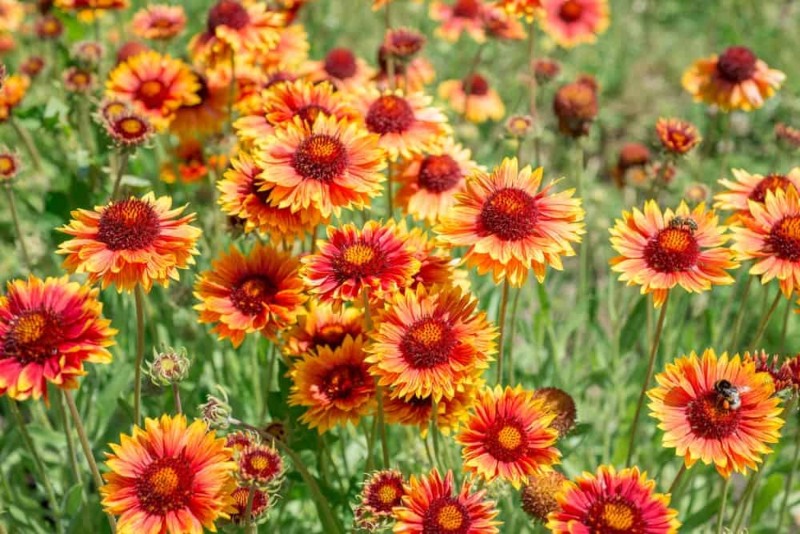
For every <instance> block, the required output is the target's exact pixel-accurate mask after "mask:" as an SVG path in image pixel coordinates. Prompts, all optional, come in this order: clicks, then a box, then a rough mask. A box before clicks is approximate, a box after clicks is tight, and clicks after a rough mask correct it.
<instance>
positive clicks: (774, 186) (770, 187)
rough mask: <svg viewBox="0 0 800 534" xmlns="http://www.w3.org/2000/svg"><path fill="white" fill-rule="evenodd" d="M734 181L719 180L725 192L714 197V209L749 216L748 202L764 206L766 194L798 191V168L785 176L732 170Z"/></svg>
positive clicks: (799, 173) (799, 188)
mask: <svg viewBox="0 0 800 534" xmlns="http://www.w3.org/2000/svg"><path fill="white" fill-rule="evenodd" d="M731 172H732V173H733V177H734V178H735V181H734V180H727V179H722V180H719V183H720V185H722V186H723V187H725V191H723V192H722V193H717V194H716V195H714V200H715V201H716V202H715V203H714V207H715V208H717V209H720V210H726V211H733V212H736V213H735V215H737V216H739V217H740V218H741V217H749V216H750V201H751V200H752V201H753V202H755V203H756V204H760V205H762V206H763V205H764V201H765V200H766V197H767V193H768V192H769V191H772V192H773V193H775V192H777V191H778V190H779V189H782V190H784V191H785V190H787V189H789V188H790V187H793V188H794V189H796V190H798V191H800V167H795V168H794V169H792V170H790V171H789V172H788V173H786V174H779V173H772V174H767V175H766V176H763V175H761V174H751V173H749V172H747V171H745V170H744V169H732V170H731Z"/></svg>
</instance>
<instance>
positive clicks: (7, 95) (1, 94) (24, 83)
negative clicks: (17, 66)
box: [0, 74, 31, 122]
mask: <svg viewBox="0 0 800 534" xmlns="http://www.w3.org/2000/svg"><path fill="white" fill-rule="evenodd" d="M30 85H31V80H30V78H28V77H27V76H25V75H24V74H12V75H11V76H9V77H7V78H6V81H5V83H3V86H2V87H0V122H4V121H6V120H8V118H9V117H10V116H11V111H12V110H13V109H14V108H16V107H17V106H19V104H20V102H22V99H23V97H24V96H25V93H27V92H28V87H30Z"/></svg>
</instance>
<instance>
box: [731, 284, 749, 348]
mask: <svg viewBox="0 0 800 534" xmlns="http://www.w3.org/2000/svg"><path fill="white" fill-rule="evenodd" d="M754 278H755V277H754V276H749V275H748V277H747V283H746V284H745V286H744V291H743V292H742V298H741V299H740V300H739V303H740V308H739V313H738V314H737V315H736V321H735V322H734V323H733V334H732V335H731V347H730V349H731V351H733V352H736V347H737V344H738V343H739V333H740V332H741V329H742V322H743V321H744V314H745V310H747V309H749V307H748V306H747V295H748V294H749V293H750V286H752V285H753V279H754Z"/></svg>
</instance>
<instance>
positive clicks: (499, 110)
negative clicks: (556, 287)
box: [439, 73, 506, 123]
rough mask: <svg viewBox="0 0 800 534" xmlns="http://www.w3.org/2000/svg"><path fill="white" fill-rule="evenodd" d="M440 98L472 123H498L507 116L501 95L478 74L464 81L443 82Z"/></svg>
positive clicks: (440, 88) (440, 86)
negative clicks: (489, 121) (490, 121)
mask: <svg viewBox="0 0 800 534" xmlns="http://www.w3.org/2000/svg"><path fill="white" fill-rule="evenodd" d="M439 97H441V98H442V99H443V100H446V101H447V102H448V104H450V107H451V108H452V109H453V111H455V112H456V113H458V114H462V115H464V117H465V118H466V119H467V120H468V121H470V122H476V123H481V122H486V121H487V120H493V121H498V120H500V119H502V118H503V115H505V114H506V107H505V106H504V105H503V100H502V99H501V98H500V95H499V94H497V91H495V90H494V89H492V88H491V87H490V86H489V82H488V81H487V80H486V78H484V77H483V76H481V75H480V74H477V73H475V74H472V75H471V76H469V77H468V78H467V79H464V80H446V81H443V82H442V83H441V84H440V85H439Z"/></svg>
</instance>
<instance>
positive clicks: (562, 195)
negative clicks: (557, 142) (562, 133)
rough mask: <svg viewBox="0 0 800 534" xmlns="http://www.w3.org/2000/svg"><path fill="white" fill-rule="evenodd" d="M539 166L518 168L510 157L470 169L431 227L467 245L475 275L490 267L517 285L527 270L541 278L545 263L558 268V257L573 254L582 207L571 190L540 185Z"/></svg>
mask: <svg viewBox="0 0 800 534" xmlns="http://www.w3.org/2000/svg"><path fill="white" fill-rule="evenodd" d="M542 173H543V171H542V168H541V167H540V168H538V169H536V170H535V171H534V170H531V168H530V167H529V166H526V167H524V168H522V169H521V170H519V169H518V164H517V160H516V158H512V159H504V160H503V162H502V163H501V164H500V166H499V167H497V168H495V169H494V171H493V172H492V173H491V174H485V173H475V174H473V176H472V177H471V178H470V179H469V180H468V181H467V189H466V191H465V192H464V193H462V194H460V195H457V197H456V199H457V202H456V205H455V206H454V207H453V208H452V209H451V210H450V211H449V212H448V213H447V215H446V216H445V217H444V218H443V219H442V222H441V223H440V225H439V226H437V227H436V228H435V230H436V232H437V233H438V234H439V239H440V240H441V241H442V242H444V243H447V244H448V245H450V246H453V247H458V246H467V247H469V249H468V250H467V252H466V254H465V256H464V258H465V260H466V262H467V263H468V264H469V265H472V266H475V267H477V268H478V272H479V273H480V274H485V273H486V272H489V271H491V272H492V275H493V277H494V280H495V281H496V282H500V281H502V280H508V282H509V283H510V284H511V285H512V286H514V287H521V286H522V284H523V283H524V282H525V280H526V279H527V276H528V271H529V270H531V269H533V271H534V274H535V275H536V278H537V279H538V280H539V281H540V282H541V281H542V280H544V276H545V268H546V267H547V266H548V265H549V266H551V267H553V268H555V269H561V267H562V265H561V256H562V255H566V256H573V255H574V254H575V252H574V250H573V248H572V243H575V242H579V241H580V236H581V234H583V233H584V230H583V223H582V222H581V221H582V220H583V215H584V212H583V209H582V208H581V207H580V200H578V199H575V198H573V197H572V195H573V193H574V190H573V189H570V190H567V191H562V192H558V193H556V192H553V191H552V188H553V185H554V184H553V183H550V184H548V185H546V186H545V187H544V188H542V189H540V188H539V187H540V185H541V182H542Z"/></svg>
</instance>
